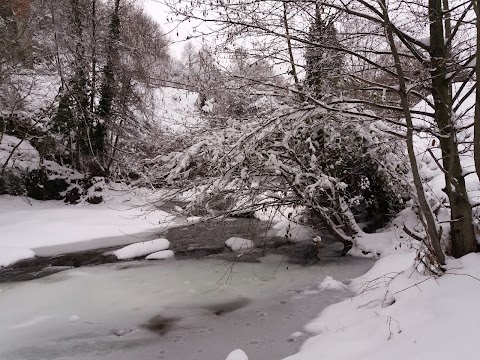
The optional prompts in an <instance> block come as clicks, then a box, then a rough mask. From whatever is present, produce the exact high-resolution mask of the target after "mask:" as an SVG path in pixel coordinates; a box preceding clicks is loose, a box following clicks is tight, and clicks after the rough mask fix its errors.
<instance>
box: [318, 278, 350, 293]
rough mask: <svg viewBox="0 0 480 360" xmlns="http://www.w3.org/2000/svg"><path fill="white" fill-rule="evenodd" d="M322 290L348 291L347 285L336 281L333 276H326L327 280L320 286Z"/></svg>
mask: <svg viewBox="0 0 480 360" xmlns="http://www.w3.org/2000/svg"><path fill="white" fill-rule="evenodd" d="M318 288H319V289H320V290H346V289H347V285H345V284H344V283H342V282H340V281H338V280H335V279H334V278H332V277H331V276H326V277H325V279H324V280H323V281H322V282H321V283H320V285H318Z"/></svg>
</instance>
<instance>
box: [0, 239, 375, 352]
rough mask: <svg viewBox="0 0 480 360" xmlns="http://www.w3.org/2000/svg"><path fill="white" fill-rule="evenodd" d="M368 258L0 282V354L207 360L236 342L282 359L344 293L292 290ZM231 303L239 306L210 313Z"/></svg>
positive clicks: (169, 264)
mask: <svg viewBox="0 0 480 360" xmlns="http://www.w3.org/2000/svg"><path fill="white" fill-rule="evenodd" d="M0 236H1V235H0ZM371 264H372V261H370V260H365V259H358V258H352V257H342V258H339V261H338V262H335V263H334V262H329V263H325V264H322V265H321V266H319V265H318V266H317V265H313V266H308V267H306V266H302V265H298V264H290V263H287V262H286V261H283V260H282V257H281V256H268V257H266V258H261V259H260V262H258V263H246V262H236V263H235V266H233V267H232V263H231V262H226V261H224V260H220V259H201V260H192V259H190V260H178V261H152V262H147V261H143V262H131V263H121V264H118V263H114V264H106V265H101V266H88V267H81V268H76V269H72V270H68V271H63V272H60V273H57V274H54V275H51V276H49V277H46V278H42V279H38V280H33V281H27V282H16V283H0V309H2V311H0V358H1V359H38V358H39V357H40V358H42V359H52V360H53V359H58V360H60V359H64V358H65V357H66V356H67V357H68V358H69V359H71V360H97V359H98V360H100V359H101V360H107V359H108V360H113V359H115V360H128V359H158V358H161V357H162V356H163V358H164V359H169V360H176V359H178V360H182V359H197V360H212V359H225V358H226V357H227V354H229V353H230V352H231V351H232V350H234V349H237V348H242V349H243V350H244V351H245V352H246V353H247V354H248V356H249V358H251V359H281V358H282V357H285V356H287V355H289V354H293V353H294V352H295V351H296V350H297V348H298V345H299V343H298V342H291V341H287V339H288V337H289V336H290V334H292V333H293V332H296V331H301V329H302V326H303V324H304V323H305V322H307V321H309V320H310V319H312V318H313V317H314V316H315V315H316V313H317V312H318V311H320V310H321V309H322V308H324V307H325V306H327V305H329V304H332V303H335V302H337V301H339V300H341V299H343V298H345V296H346V295H347V293H346V292H335V291H329V292H326V291H325V292H322V294H311V295H309V294H306V293H303V292H302V293H299V291H303V290H305V289H309V288H310V289H315V288H316V286H317V283H318V282H319V281H321V280H322V277H323V275H322V274H323V272H325V273H326V274H328V275H330V276H332V277H334V278H335V279H338V280H341V281H346V280H347V279H349V278H352V277H357V276H358V275H360V274H362V273H364V272H365V271H366V270H367V269H368V268H369V267H370V266H371ZM224 275H225V277H223V276H224ZM222 277H223V278H222ZM227 277H228V278H227ZM231 304H234V305H235V304H240V305H239V306H240V308H238V309H237V310H234V308H233V309H232V310H233V311H230V312H228V310H227V312H225V313H223V314H222V315H221V316H219V315H216V314H215V313H214V311H216V310H217V309H219V308H220V309H221V308H222V306H227V309H228V306H231ZM242 305H243V307H242ZM73 315H76V316H78V319H77V321H70V318H71V317H72V316H73ZM39 317H42V319H44V320H43V321H41V322H38V321H37V322H35V321H36V319H38V318H39ZM46 317H48V318H46ZM159 317H160V318H161V317H164V318H167V319H172V318H174V319H178V320H176V321H177V322H175V323H174V324H173V325H172V328H171V329H169V330H168V331H167V332H166V333H165V334H162V335H159V334H158V333H155V332H152V331H150V330H148V329H146V328H145V327H144V326H143V324H145V323H147V322H148V321H149V320H150V319H152V318H159ZM72 320H73V318H72ZM27 323H30V324H31V326H29V327H21V328H17V329H15V330H13V329H12V327H14V326H18V325H22V324H24V325H25V324H27ZM219 339H221V341H220V340H219ZM200 351H201V352H200ZM39 354H41V356H39ZM190 355H192V356H190Z"/></svg>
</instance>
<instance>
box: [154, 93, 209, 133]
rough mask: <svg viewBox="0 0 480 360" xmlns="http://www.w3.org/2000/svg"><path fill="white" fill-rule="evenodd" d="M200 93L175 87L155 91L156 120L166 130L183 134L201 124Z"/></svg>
mask: <svg viewBox="0 0 480 360" xmlns="http://www.w3.org/2000/svg"><path fill="white" fill-rule="evenodd" d="M197 98H198V93H196V92H193V91H188V90H183V89H177V88H173V87H162V88H159V89H157V90H156V91H155V101H156V109H155V119H156V121H157V122H158V123H159V124H160V125H161V126H162V127H164V128H165V129H168V130H171V131H174V132H177V133H182V132H185V131H186V130H188V129H191V128H192V127H195V126H197V125H198V124H200V123H201V117H200V115H199V110H198V108H197V106H196V105H195V104H196V101H197Z"/></svg>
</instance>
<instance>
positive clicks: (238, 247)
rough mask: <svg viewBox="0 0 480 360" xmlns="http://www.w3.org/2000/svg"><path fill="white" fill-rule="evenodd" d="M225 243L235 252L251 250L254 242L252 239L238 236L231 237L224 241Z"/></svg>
mask: <svg viewBox="0 0 480 360" xmlns="http://www.w3.org/2000/svg"><path fill="white" fill-rule="evenodd" d="M225 245H226V246H227V247H229V248H230V249H231V250H232V251H235V252H240V251H244V250H251V249H253V248H254V247H255V243H254V242H253V241H252V240H248V239H243V238H240V237H231V238H230V239H228V240H227V241H225Z"/></svg>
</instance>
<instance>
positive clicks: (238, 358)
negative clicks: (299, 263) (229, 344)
mask: <svg viewBox="0 0 480 360" xmlns="http://www.w3.org/2000/svg"><path fill="white" fill-rule="evenodd" d="M225 360H248V356H247V354H245V352H244V351H243V350H241V349H236V350H233V351H232V352H231V353H230V354H229V355H228V356H227V358H226V359H225Z"/></svg>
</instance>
